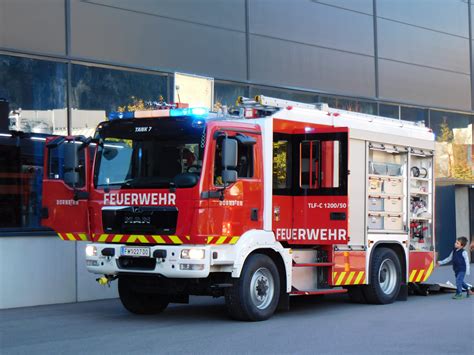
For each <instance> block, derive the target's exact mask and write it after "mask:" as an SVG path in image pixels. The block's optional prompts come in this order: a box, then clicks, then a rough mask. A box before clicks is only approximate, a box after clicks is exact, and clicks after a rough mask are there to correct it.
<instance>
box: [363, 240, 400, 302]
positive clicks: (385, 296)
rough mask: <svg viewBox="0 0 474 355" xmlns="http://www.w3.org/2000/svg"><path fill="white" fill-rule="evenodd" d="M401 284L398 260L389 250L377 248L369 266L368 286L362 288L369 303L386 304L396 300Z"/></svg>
mask: <svg viewBox="0 0 474 355" xmlns="http://www.w3.org/2000/svg"><path fill="white" fill-rule="evenodd" d="M401 283H402V272H401V266H400V260H399V259H398V256H397V254H396V253H395V252H394V251H393V250H392V249H389V248H377V249H376V250H375V251H374V255H373V257H372V262H371V264H370V277H369V284H368V285H366V286H365V287H364V288H363V291H364V296H365V298H366V300H367V302H369V303H373V304H388V303H392V302H394V301H395V300H396V299H397V296H398V293H399V292H400V287H401Z"/></svg>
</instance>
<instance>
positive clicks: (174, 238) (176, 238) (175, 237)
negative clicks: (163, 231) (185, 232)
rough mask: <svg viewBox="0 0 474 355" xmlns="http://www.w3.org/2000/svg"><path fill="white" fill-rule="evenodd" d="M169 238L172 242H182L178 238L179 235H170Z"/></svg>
mask: <svg viewBox="0 0 474 355" xmlns="http://www.w3.org/2000/svg"><path fill="white" fill-rule="evenodd" d="M169 238H170V239H171V241H172V242H173V243H174V244H183V242H182V241H181V239H179V237H178V236H176V235H170V236H169Z"/></svg>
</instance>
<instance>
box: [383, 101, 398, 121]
mask: <svg viewBox="0 0 474 355" xmlns="http://www.w3.org/2000/svg"><path fill="white" fill-rule="evenodd" d="M379 115H380V116H383V117H389V118H397V119H399V118H400V112H399V106H398V105H386V104H380V105H379Z"/></svg>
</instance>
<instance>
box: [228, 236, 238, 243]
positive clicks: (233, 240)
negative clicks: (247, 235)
mask: <svg viewBox="0 0 474 355" xmlns="http://www.w3.org/2000/svg"><path fill="white" fill-rule="evenodd" d="M239 239H240V237H233V238H232V239H231V240H230V243H229V244H235V243H237V242H238V241H239Z"/></svg>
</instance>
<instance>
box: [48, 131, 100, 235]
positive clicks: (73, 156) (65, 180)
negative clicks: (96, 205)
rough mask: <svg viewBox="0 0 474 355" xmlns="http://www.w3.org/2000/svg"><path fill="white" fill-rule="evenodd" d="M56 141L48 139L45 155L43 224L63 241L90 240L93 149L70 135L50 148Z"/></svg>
mask: <svg viewBox="0 0 474 355" xmlns="http://www.w3.org/2000/svg"><path fill="white" fill-rule="evenodd" d="M56 139H58V138H56ZM53 140H54V139H53ZM53 140H52V139H49V140H48V141H47V143H46V147H45V154H44V177H43V202H42V204H43V209H42V225H43V226H45V227H49V228H51V229H53V230H54V231H55V232H57V233H58V235H59V237H60V238H61V239H63V240H90V236H89V218H88V198H87V197H88V185H89V176H90V169H91V168H90V156H89V154H90V153H89V148H88V147H87V146H85V145H83V144H82V143H81V142H80V141H77V140H74V138H69V137H68V138H67V139H66V140H65V141H64V142H62V143H60V144H57V145H55V144H53V145H50V146H49V147H48V143H51V142H52V141H53ZM73 152H75V153H73Z"/></svg>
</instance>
